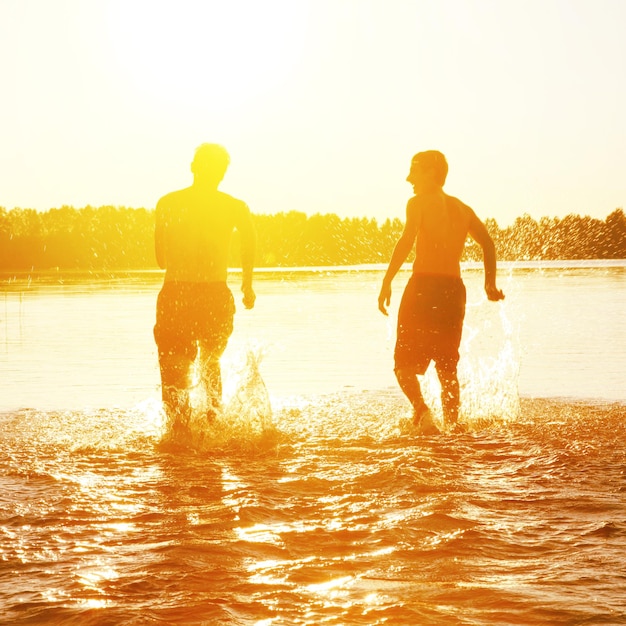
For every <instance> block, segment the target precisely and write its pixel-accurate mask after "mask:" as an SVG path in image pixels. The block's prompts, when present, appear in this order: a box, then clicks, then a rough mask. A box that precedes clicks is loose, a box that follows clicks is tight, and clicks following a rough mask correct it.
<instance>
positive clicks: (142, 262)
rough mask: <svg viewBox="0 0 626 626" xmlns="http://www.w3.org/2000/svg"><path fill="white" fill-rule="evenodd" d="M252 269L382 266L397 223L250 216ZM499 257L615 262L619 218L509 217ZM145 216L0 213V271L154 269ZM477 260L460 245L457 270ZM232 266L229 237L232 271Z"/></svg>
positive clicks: (109, 210) (624, 239)
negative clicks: (462, 263)
mask: <svg viewBox="0 0 626 626" xmlns="http://www.w3.org/2000/svg"><path fill="white" fill-rule="evenodd" d="M254 221H255V225H256V230H257V235H258V253H257V261H256V265H257V266H258V267H302V266H324V265H326V266H329V265H361V264H368V263H387V262H388V261H389V258H390V256H391V253H392V251H393V247H394V245H395V243H396V241H397V239H398V237H399V236H400V234H401V233H402V229H403V226H404V223H403V221H402V220H400V219H398V218H395V219H393V220H392V219H387V220H385V221H384V222H382V223H380V224H379V223H378V221H377V220H376V219H368V218H340V217H338V216H337V215H335V214H315V215H306V214H305V213H301V212H298V211H290V212H287V213H276V214H273V215H255V216H254ZM485 225H486V227H487V230H488V231H489V233H490V234H491V236H492V237H493V239H494V241H495V244H496V248H497V251H498V258H499V259H501V260H505V261H516V260H569V259H624V258H626V215H625V214H624V211H623V210H622V209H616V210H615V211H613V212H612V213H611V214H610V215H609V216H608V217H607V218H606V219H605V220H600V219H595V218H591V217H588V216H580V215H567V216H566V217H564V218H556V217H554V218H547V217H544V218H541V219H540V220H538V221H537V220H535V219H533V218H532V217H530V216H529V215H523V216H522V217H518V218H517V219H516V220H515V222H514V223H513V224H512V225H511V226H509V227H506V228H500V227H499V226H498V224H497V222H496V221H495V220H494V219H487V220H485ZM153 238H154V210H148V209H144V208H139V209H133V208H128V207H113V206H102V207H98V208H95V207H91V206H86V207H84V208H80V209H76V208H74V207H69V206H64V207H61V208H58V209H50V210H48V211H45V212H39V211H36V210H34V209H19V208H16V209H11V210H6V209H4V208H2V207H0V271H4V272H6V271H47V270H89V271H101V270H105V271H108V270H138V269H155V268H156V267H157V264H156V259H155V256H154V239H153ZM481 258H482V256H481V250H480V248H479V246H478V245H477V244H475V243H474V242H471V241H470V240H468V242H467V245H466V247H465V250H464V254H463V260H464V261H478V260H480V259H481ZM238 264H239V255H238V239H237V234H236V233H235V236H234V237H233V245H232V250H231V265H232V266H233V267H237V266H238Z"/></svg>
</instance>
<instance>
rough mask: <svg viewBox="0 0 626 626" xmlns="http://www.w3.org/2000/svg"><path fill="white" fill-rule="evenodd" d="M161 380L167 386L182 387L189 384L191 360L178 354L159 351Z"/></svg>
mask: <svg viewBox="0 0 626 626" xmlns="http://www.w3.org/2000/svg"><path fill="white" fill-rule="evenodd" d="M159 366H160V369H161V382H162V384H163V385H164V386H167V387H177V388H179V389H184V388H186V387H188V385H189V372H190V369H191V360H190V359H189V358H188V357H186V356H182V355H179V354H171V353H163V352H161V353H159Z"/></svg>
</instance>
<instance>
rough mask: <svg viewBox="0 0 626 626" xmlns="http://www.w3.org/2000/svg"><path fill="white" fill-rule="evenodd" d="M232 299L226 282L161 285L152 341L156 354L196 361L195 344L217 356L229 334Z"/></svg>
mask: <svg viewBox="0 0 626 626" xmlns="http://www.w3.org/2000/svg"><path fill="white" fill-rule="evenodd" d="M234 315H235V300H234V298H233V294H232V292H231V291H230V289H229V288H228V286H227V285H226V283H177V282H166V283H164V284H163V287H162V288H161V291H160V292H159V297H158V299H157V314H156V325H155V327H154V339H155V341H156V344H157V347H158V349H159V355H165V354H176V355H180V356H184V357H186V358H188V359H190V360H193V359H195V358H196V355H197V352H198V344H199V345H201V346H202V347H203V348H204V349H206V350H207V351H208V352H211V353H212V354H215V355H218V356H221V355H222V353H223V352H224V350H225V349H226V345H227V343H228V339H229V337H230V336H231V334H232V332H233V317H234Z"/></svg>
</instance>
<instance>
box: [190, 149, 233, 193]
mask: <svg viewBox="0 0 626 626" xmlns="http://www.w3.org/2000/svg"><path fill="white" fill-rule="evenodd" d="M229 164H230V156H229V154H228V152H227V151H226V148H224V146H220V145H219V144H217V143H203V144H201V145H200V146H198V147H197V148H196V153H195V155H194V157H193V161H192V162H191V171H192V172H193V175H194V180H196V181H198V182H200V181H201V182H207V183H212V184H215V185H216V186H217V185H218V184H219V183H220V182H221V180H222V178H224V174H226V170H227V169H228V165H229Z"/></svg>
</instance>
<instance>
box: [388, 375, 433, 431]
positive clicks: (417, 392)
mask: <svg viewBox="0 0 626 626" xmlns="http://www.w3.org/2000/svg"><path fill="white" fill-rule="evenodd" d="M394 371H395V374H396V378H397V380H398V384H399V385H400V389H402V391H403V393H404V395H405V396H406V397H407V398H408V400H409V402H410V403H411V406H412V407H413V422H414V423H415V424H416V425H417V424H419V423H420V421H421V419H422V416H423V415H424V413H426V411H428V407H427V406H426V403H425V402H424V396H423V395H422V388H421V387H420V383H419V379H418V378H417V374H416V373H415V371H414V370H413V369H412V368H396V369H395V370H394Z"/></svg>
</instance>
